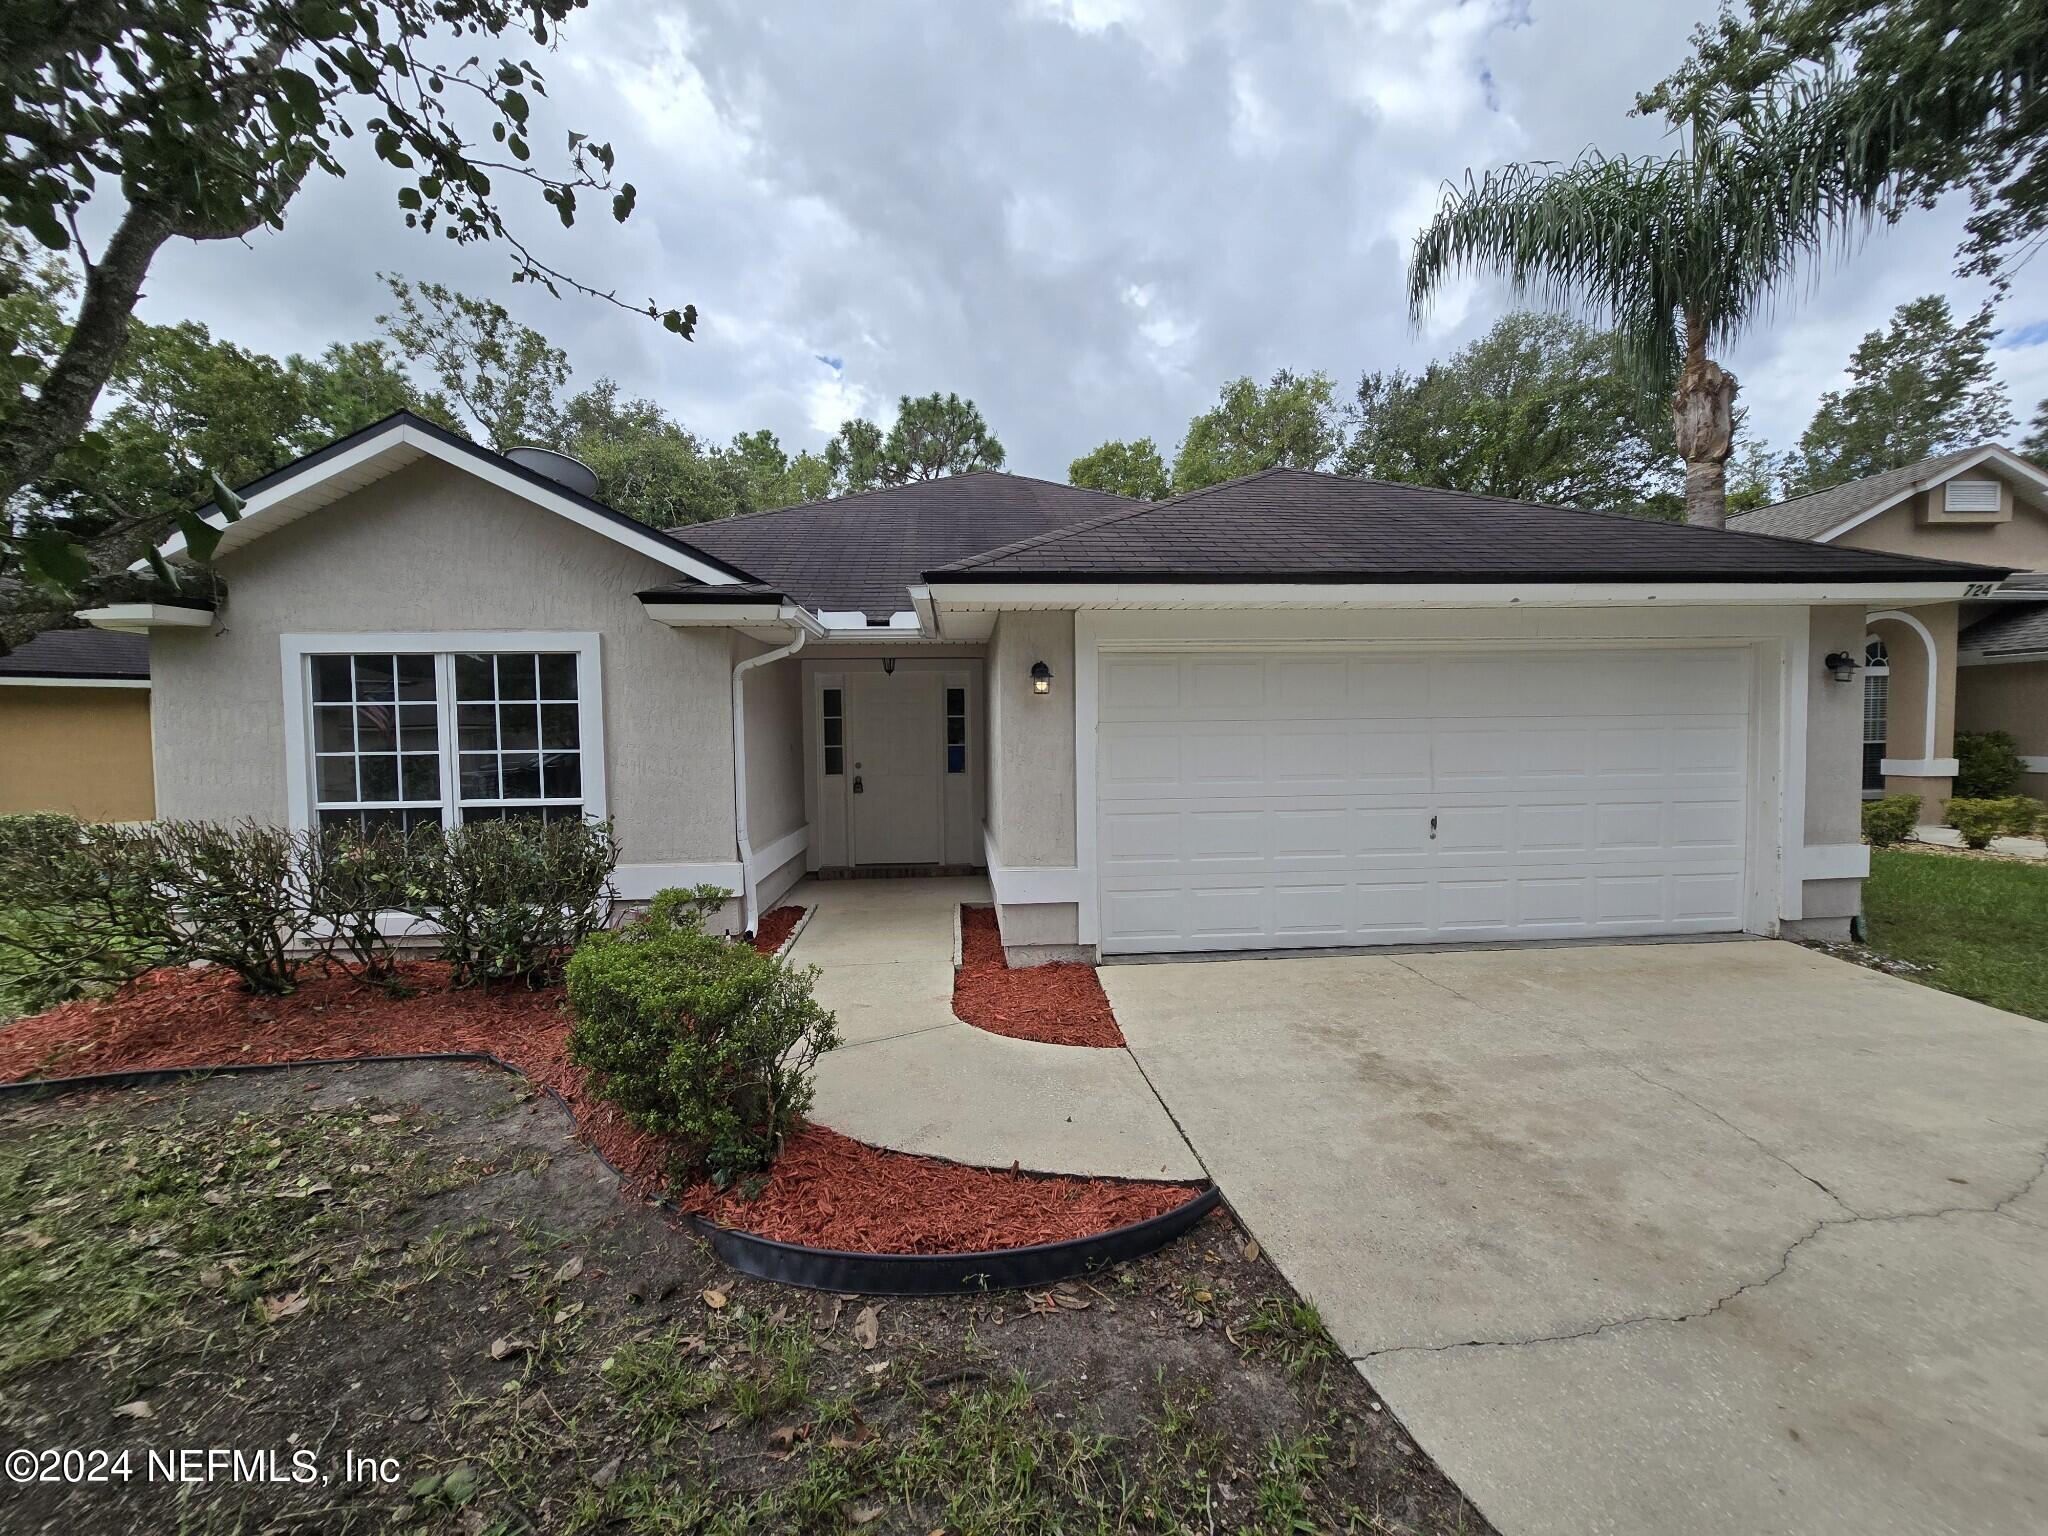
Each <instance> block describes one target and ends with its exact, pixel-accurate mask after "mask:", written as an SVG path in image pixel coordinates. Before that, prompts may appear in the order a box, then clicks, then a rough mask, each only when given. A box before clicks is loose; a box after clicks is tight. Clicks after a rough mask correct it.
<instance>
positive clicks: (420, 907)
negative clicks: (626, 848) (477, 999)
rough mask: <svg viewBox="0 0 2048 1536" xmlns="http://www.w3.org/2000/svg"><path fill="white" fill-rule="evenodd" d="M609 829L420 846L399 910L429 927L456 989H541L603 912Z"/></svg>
mask: <svg viewBox="0 0 2048 1536" xmlns="http://www.w3.org/2000/svg"><path fill="white" fill-rule="evenodd" d="M618 862H619V850H618V845H617V843H615V842H614V841H613V839H612V829H611V823H610V822H594V821H585V820H583V819H582V818H581V817H569V818H566V819H564V820H561V821H553V822H549V823H548V824H547V825H545V826H540V825H536V824H535V823H534V822H532V821H482V822H468V823H465V824H464V825H462V826H460V827H457V828H455V829H454V830H453V831H450V832H445V833H439V834H427V835H424V836H422V837H420V838H419V839H418V841H417V842H416V844H415V846H414V849H413V856H412V858H411V859H410V861H409V863H410V865H411V884H412V898H411V900H410V901H409V902H408V903H407V910H409V911H411V912H413V913H415V914H416V915H418V916H419V917H422V918H425V919H428V920H430V921H432V922H433V923H435V924H437V925H438V926H439V929H440V954H441V958H442V959H444V960H446V961H447V962H448V963H449V964H450V965H451V966H453V967H454V970H455V977H454V980H455V985H457V986H458V987H466V986H475V985H478V984H479V983H482V982H489V981H500V980H509V979H512V978H515V977H516V978H519V979H521V980H524V981H525V982H526V983H527V984H528V985H529V986H540V985H541V984H542V983H544V982H547V981H550V980H553V979H554V978H555V977H557V976H559V975H560V974H561V967H562V962H563V961H564V960H565V959H566V958H567V956H568V954H569V952H570V951H571V950H572V949H574V948H575V947H576V946H577V945H578V944H580V943H582V942H583V940H584V938H585V937H586V936H588V935H589V934H590V933H591V932H592V931H593V930H594V929H596V928H597V927H598V926H599V925H600V924H601V923H602V922H603V921H604V919H605V915H606V914H607V912H609V910H610V908H611V898H612V871H613V870H614V869H616V868H617V867H618Z"/></svg>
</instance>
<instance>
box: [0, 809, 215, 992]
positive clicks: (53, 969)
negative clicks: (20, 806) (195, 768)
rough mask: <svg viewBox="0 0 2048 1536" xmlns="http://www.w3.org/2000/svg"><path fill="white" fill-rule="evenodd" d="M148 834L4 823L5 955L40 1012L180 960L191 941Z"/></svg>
mask: <svg viewBox="0 0 2048 1536" xmlns="http://www.w3.org/2000/svg"><path fill="white" fill-rule="evenodd" d="M155 874H156V871H155V870H154V868H153V861H152V857H151V850H150V844H149V841H148V839H147V838H146V837H144V836H143V835H142V829H139V828H133V827H118V826H102V825H82V824H80V823H79V822H77V821H75V820H73V819H72V818H71V817H69V816H58V815H53V814H49V813H44V812H34V813H29V814H24V815H18V816H0V950H5V951H7V954H8V959H9V962H10V963H9V964H8V966H7V969H8V971H9V972H10V973H11V976H12V980H11V982H10V986H11V988H12V991H13V993H14V996H15V1000H16V1001H18V1002H19V1003H20V1005H21V1006H23V1007H25V1008H28V1009H30V1010H37V1011H39V1010H41V1009H44V1008H48V1007H51V1006H53V1005H55V1004H57V1003H61V1002H66V1001H69V1000H70V999H71V998H74V997H80V996H83V995H85V994H86V993H89V992H95V991H100V990H103V989H105V988H107V987H110V986H114V985H116V984H118V983H120V982H123V981H126V980H127V979H128V978H129V977H130V976H134V975H136V974H138V973H140V972H142V971H146V970H148V969H149V968H150V967H151V966H153V965H161V964H163V963H165V962H166V961H167V960H169V959H171V958H172V957H173V955H174V954H175V952H176V946H177V944H178V943H179V942H180V941H181V940H182V937H183V935H182V934H181V933H180V931H179V929H178V927H177V924H176V923H175V922H174V921H173V918H172V914H171V904H170V902H169V900H168V899H167V897H166V894H165V893H164V891H163V889H162V887H161V886H160V885H159V884H158V882H157V880H156V879H155Z"/></svg>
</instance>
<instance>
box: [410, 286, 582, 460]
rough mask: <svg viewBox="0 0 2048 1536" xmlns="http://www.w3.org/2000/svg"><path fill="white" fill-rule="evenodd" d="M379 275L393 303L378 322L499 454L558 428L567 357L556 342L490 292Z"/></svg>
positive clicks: (545, 436)
mask: <svg viewBox="0 0 2048 1536" xmlns="http://www.w3.org/2000/svg"><path fill="white" fill-rule="evenodd" d="M378 276H380V277H382V278H383V280H384V284H385V286H386V287H388V288H389V289H390V290H391V296H392V298H393V299H395V300H397V302H398V309H397V312H396V313H395V314H389V315H379V316H378V317H377V323H378V324H379V325H381V326H383V327H384V329H385V330H386V332H388V333H389V335H390V337H391V341H392V344H393V345H394V346H396V347H397V348H398V350H399V351H400V352H401V353H403V354H404V355H405V356H406V357H407V358H409V359H410V360H411V361H413V362H414V363H418V364H422V365H424V366H425V367H426V368H427V369H428V371H429V372H431V373H432V374H433V376H434V378H435V379H436V380H437V381H438V382H439V384H440V386H441V388H442V389H443V390H445V391H447V393H448V395H449V396H450V397H451V398H452V399H454V400H455V401H456V403H457V404H459V405H460V406H461V407H462V409H463V410H465V411H467V412H468V413H469V417H470V419H471V420H472V421H474V422H475V423H476V424H477V426H479V427H480V428H482V429H483V435H484V440H485V441H486V442H488V443H489V444H490V445H491V446H492V447H493V448H495V449H497V450H498V451H499V452H500V453H503V452H504V451H505V450H506V449H508V448H516V447H518V446H519V445H520V444H521V443H543V444H544V443H546V442H548V441H550V440H551V439H552V438H553V437H555V436H556V435H557V433H558V431H559V427H560V421H559V418H560V414H561V405H560V402H559V399H558V392H559V391H560V389H561V388H562V386H563V385H564V384H566V383H568V382H569V358H568V355H567V354H566V353H564V352H563V351H562V349H561V348H560V347H558V346H556V345H555V344H554V343H553V342H551V341H549V340H548V339H547V337H545V336H543V335H541V333H540V332H539V331H536V330H535V329H533V327H532V326H529V325H521V324H520V323H519V322H518V321H517V320H514V319H513V318H512V316H511V315H510V314H509V313H507V312H506V309H505V306H504V305H502V304H500V303H498V302H497V300H495V299H479V298H473V297H471V296H470V295H469V294H466V293H457V292H456V291H455V290H454V289H453V288H449V287H446V286H444V285H443V284H441V283H412V282H408V281H407V280H406V279H404V278H402V277H398V276H395V275H393V274H391V273H388V272H383V273H379V274H378Z"/></svg>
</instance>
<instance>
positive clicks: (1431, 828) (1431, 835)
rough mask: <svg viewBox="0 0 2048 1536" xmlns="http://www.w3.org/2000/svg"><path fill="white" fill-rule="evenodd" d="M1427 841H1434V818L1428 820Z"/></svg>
mask: <svg viewBox="0 0 2048 1536" xmlns="http://www.w3.org/2000/svg"><path fill="white" fill-rule="evenodd" d="M1429 840H1430V841H1431V842H1432V843H1433V842H1435V841H1436V818H1435V817H1434V816H1432V817H1430V818H1429Z"/></svg>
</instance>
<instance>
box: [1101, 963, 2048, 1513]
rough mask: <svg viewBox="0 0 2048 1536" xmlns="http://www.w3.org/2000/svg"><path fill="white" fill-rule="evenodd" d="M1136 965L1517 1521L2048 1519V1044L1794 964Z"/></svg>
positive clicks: (1424, 1420)
mask: <svg viewBox="0 0 2048 1536" xmlns="http://www.w3.org/2000/svg"><path fill="white" fill-rule="evenodd" d="M2044 963H2048V961H2044ZM1102 980H1103V984H1104V985H1105V986H1106V987H1107V988H1108V991H1109V995H1110V999H1111V1001H1112V1002H1113V1003H1114V1004H1115V1007H1116V1012H1117V1018H1118V1020H1119V1021H1120V1022H1121V1024H1122V1026H1123V1030H1124V1034H1125V1036H1126V1037H1127V1038H1128V1039H1129V1041H1130V1044H1131V1048H1132V1051H1133V1052H1134V1054H1135V1055H1136V1056H1137V1058H1138V1060H1139V1062H1140V1064H1141V1065H1142V1066H1143V1067H1144V1068H1145V1071H1146V1074H1147V1075H1148V1076H1149V1077H1150V1079H1151V1081H1152V1083H1153V1085H1154V1086H1155V1088H1156V1089H1157V1090H1158V1091H1159V1093H1160V1094H1161V1095H1162V1097H1163V1098H1164V1099H1165V1101H1166V1103H1167V1105H1168V1107H1169V1108H1170V1109H1171V1110H1172V1111H1173V1113H1174V1116H1175V1118H1176V1119H1177V1120H1178V1121H1179V1123H1180V1125H1181V1127H1182V1129H1183V1130H1184V1131H1185V1133H1186V1134H1187V1136H1188V1137H1189V1139H1190V1140H1191V1141H1192V1143H1193V1144H1194V1147H1195V1149H1196V1151H1197V1152H1198V1153H1199V1154H1200V1156H1201V1158H1202V1160H1203V1161H1204V1163H1205V1164H1206V1165H1207V1167H1208V1169H1209V1171H1210V1172H1211V1173H1212V1174H1213V1175H1214V1176H1215V1178H1216V1179H1217V1180H1218V1181H1219V1182H1220V1183H1221V1184H1222V1185H1223V1189H1224V1192H1225V1194H1226V1195H1227V1196H1228V1197H1229V1198H1230V1200H1231V1202H1232V1204H1233V1205H1235V1207H1236V1208H1237V1210H1238V1212H1239V1214H1240V1215H1241V1216H1242V1217H1243V1218H1244V1220H1245V1222H1246V1223H1247V1224H1248V1225H1249V1226H1250V1228H1251V1230H1252V1231H1253V1232H1254V1233H1255V1234H1256V1235H1257V1236H1258V1237H1259V1239H1260V1240H1261V1242H1262V1243H1263V1244H1264V1245H1265V1246H1266V1248H1267V1250H1268V1251H1269V1252H1270V1253H1271V1254H1272V1256H1273V1258H1274V1260H1275V1261H1276V1262H1277V1263H1278V1264H1279V1265H1280V1267H1281V1269H1282V1270H1283V1271H1284V1272H1285V1273H1286V1274H1287V1275H1288V1277H1289V1278H1290V1279H1291V1280H1292V1281H1293V1282H1294V1283H1295V1284H1296V1285H1297V1286H1298V1287H1299V1288H1300V1289H1301V1290H1303V1291H1304V1292H1305V1293H1307V1295H1308V1296H1309V1297H1310V1298H1311V1299H1312V1300H1314V1301H1315V1302H1316V1304H1317V1305H1318V1306H1319V1307H1320V1308H1321V1309H1322V1312H1323V1316H1324V1318H1325V1319H1326V1320H1327V1322H1328V1323H1329V1325H1330V1328H1331V1331H1332V1332H1333V1333H1334V1334H1335V1336H1336V1338H1337V1340H1338V1342H1339V1344H1340V1345H1341V1346H1342V1347H1343V1348H1344V1350H1345V1351H1346V1352H1347V1353H1348V1354H1350V1355H1351V1356H1352V1357H1353V1358H1354V1359H1356V1360H1357V1361H1358V1363H1359V1366H1360V1368H1361V1369H1362V1370H1364V1372H1365V1373H1366V1375H1367V1376H1368V1377H1369V1378H1370V1379H1371V1381H1372V1382H1373V1384H1374V1386H1375V1387H1377V1388H1378V1389H1379V1391H1380V1393H1381V1395H1382V1396H1383V1397H1384V1398H1385V1400H1386V1402H1387V1404H1388V1406H1389V1407H1391V1408H1392V1409H1393V1410H1394V1411H1395V1412H1396V1413H1398V1414H1399V1415H1400V1416H1401V1418H1402V1419H1403V1421H1404V1422H1405V1423H1406V1424H1407V1425H1408V1427H1409V1429H1410V1430H1411V1431H1412V1432H1413V1433H1414V1434H1415V1435H1416V1436H1417V1438H1418V1439H1419V1440H1420V1442H1421V1443H1422V1445H1423V1446H1424V1447H1426V1448H1427V1449H1428V1450H1429V1451H1430V1452H1431V1453H1432V1454H1433V1455H1435V1457H1436V1458H1437V1460H1438V1462H1439V1463H1440V1464H1441V1465H1442V1466H1443V1467H1444V1469H1445V1470H1446V1471H1447V1472H1449V1473H1450V1475H1451V1476H1452V1477H1454V1478H1455V1479H1457V1481H1458V1483H1459V1484H1460V1485H1461V1486H1462V1487H1463V1488H1464V1490H1465V1492H1466V1493H1467V1494H1468V1495H1469V1496H1470V1497H1471V1498H1472V1499H1473V1500H1474V1501H1475V1502H1476V1503H1477V1504H1478V1505H1479V1507H1480V1508H1481V1509H1483V1510H1484V1511H1485V1512H1486V1514H1487V1515H1488V1517H1489V1518H1491V1519H1492V1520H1493V1521H1494V1522H1495V1523H1496V1524H1497V1525H1498V1526H1499V1527H1500V1528H1501V1530H1502V1531H1504V1532H1507V1533H1510V1536H1518V1533H1523V1532H1559V1533H1565V1532H1569V1533H1571V1536H1591V1533H1598V1532H1617V1533H1628V1536H1648V1533H1658V1532H1673V1533H1677V1532H1684V1533H1687V1536H1696V1533H1704V1532H1728V1533H1740V1536H1760V1533H1768V1532H1785V1533H1795V1532H1796V1533H1800V1536H1805V1533H1812V1532H1835V1531H1840V1532H1854V1533H1856V1536H1874V1533H1880V1532H1894V1531H1896V1532H1901V1533H1907V1532H1910V1533H1913V1536H1928V1533H1932V1532H1950V1531H1953V1532H1957V1533H1964V1532H1968V1533H1973V1536H1976V1533H1990V1532H2013V1533H2020V1532H2029V1533H2036V1532H2040V1531H2043V1530H2048V1178H2044V1177H2043V1171H2044V1163H2048V1025H2043V1024H2040V1023H2036V1022H2033V1021H2031V1020H2027V1019H2021V1018H2017V1017H2015V1016H2013V1015H2011V1014H2006V1013H2001V1012H1998V1011H1997V1010H1995V1009H1990V1008H1985V1007H1981V1006H1979V1005H1978V1004H1975V1003H1970V1002H1965V1001H1963V1000H1961V999H1959V998H1954V997H1950V996H1948V995H1947V994H1945V993H1941V992H1936V991H1934V990H1932V989H1930V988H1924V987H1920V986H1916V985H1914V984H1913V983H1910V982H1904V981H1899V980H1895V979H1893V978H1891V977H1887V976H1882V975H1879V974H1877V973H1875V972H1871V971H1866V970H1862V969H1859V968H1857V967H1854V966H1850V965H1847V964H1844V963H1842V962H1839V961H1835V960H1830V959H1827V958H1825V957H1824V956H1821V955H1818V954H1815V953H1812V952H1810V951H1807V950H1804V949H1800V948H1798V947H1796V946H1793V945H1790V944H1781V943H1769V942H1761V941H1753V942H1731V943H1710V944H1656V945H1611V946H1600V947H1588V948H1565V949H1547V950H1531V949H1519V950H1498V951H1488V952H1474V951H1459V952H1445V953H1436V954H1404V955H1399V956H1393V955H1389V956H1384V957H1372V958H1356V957H1344V958H1338V957H1331V958H1305V957H1304V958H1289V959H1278V960H1237V961H1227V962H1216V963H1210V964H1172V965H1121V966H1105V967H1104V968H1103V970H1102Z"/></svg>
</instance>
